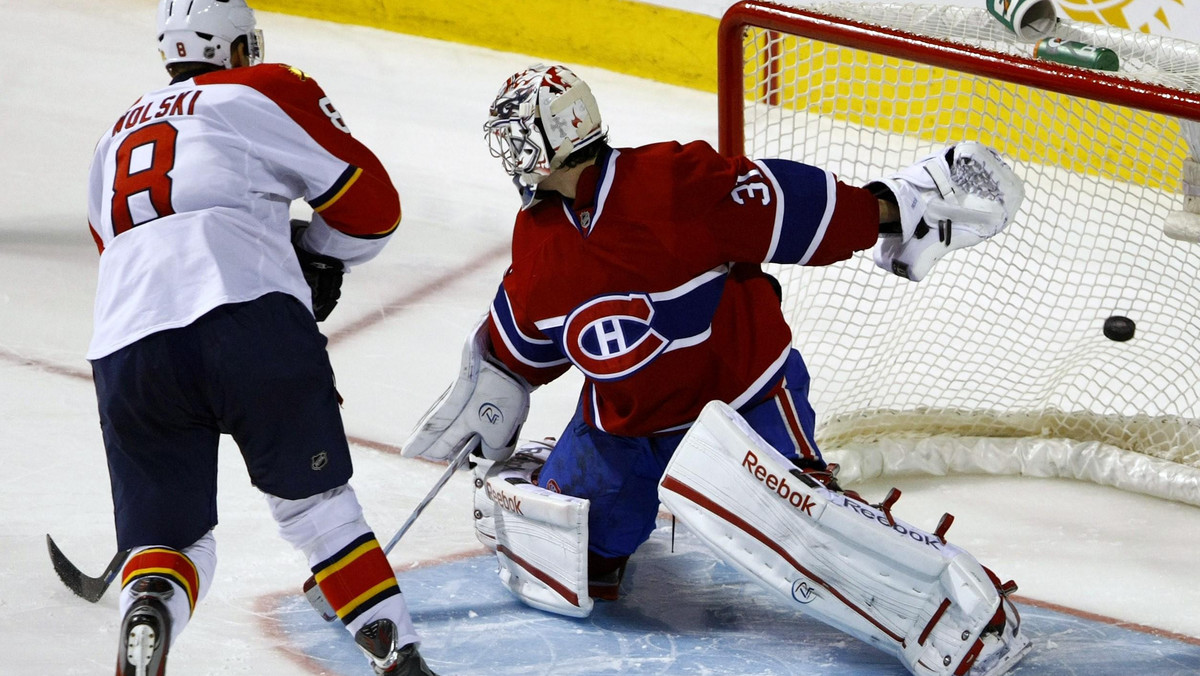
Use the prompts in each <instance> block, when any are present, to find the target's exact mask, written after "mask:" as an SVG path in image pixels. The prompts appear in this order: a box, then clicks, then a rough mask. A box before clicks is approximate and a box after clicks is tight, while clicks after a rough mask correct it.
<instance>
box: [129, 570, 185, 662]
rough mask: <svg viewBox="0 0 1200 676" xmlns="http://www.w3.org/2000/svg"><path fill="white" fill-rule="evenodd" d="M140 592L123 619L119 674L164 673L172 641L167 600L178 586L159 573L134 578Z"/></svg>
mask: <svg viewBox="0 0 1200 676" xmlns="http://www.w3.org/2000/svg"><path fill="white" fill-rule="evenodd" d="M132 590H133V591H134V593H135V594H136V595H137V596H136V597H135V598H134V600H133V605H131V606H129V610H127V611H126V612H125V619H124V621H122V622H121V634H120V640H121V642H120V644H119V645H118V646H117V676H163V674H165V673H166V671H167V648H168V644H169V643H170V640H171V615H170V613H168V612H167V606H166V603H165V602H166V600H167V599H169V598H171V596H172V595H173V594H174V593H175V588H174V587H173V586H172V585H171V583H170V582H168V581H167V580H166V579H164V578H161V577H156V576H149V577H143V578H141V579H139V580H136V581H134V583H133V587H132Z"/></svg>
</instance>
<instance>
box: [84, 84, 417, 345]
mask: <svg viewBox="0 0 1200 676" xmlns="http://www.w3.org/2000/svg"><path fill="white" fill-rule="evenodd" d="M298 199H303V200H305V201H307V202H308V204H309V205H310V206H311V207H312V208H313V210H314V216H313V224H312V226H311V227H310V228H309V229H308V232H307V233H306V235H305V246H306V248H309V249H311V250H313V251H316V252H318V253H323V254H326V255H330V256H333V257H335V258H339V259H341V260H343V261H345V262H346V263H347V264H348V265H354V264H357V263H361V262H364V261H366V260H369V259H370V258H372V257H373V256H375V255H376V254H377V253H378V252H379V250H380V249H381V248H382V247H383V245H384V244H385V243H386V241H387V240H388V238H389V236H390V235H391V233H392V232H393V230H394V229H395V227H396V226H397V224H398V223H399V221H400V200H399V196H398V194H397V192H396V189H395V187H394V186H393V185H392V182H391V179H390V178H389V177H388V174H387V172H386V170H385V169H384V168H383V165H382V164H381V163H380V161H379V160H378V158H377V157H376V156H375V155H374V154H373V153H372V152H371V151H370V150H369V149H367V148H366V147H365V146H364V145H362V144H361V143H360V142H359V141H357V140H356V139H355V138H354V137H353V136H352V135H351V134H350V130H349V129H348V128H347V126H346V123H345V121H344V120H343V119H342V116H341V114H340V113H339V112H338V111H337V109H336V108H335V107H334V106H333V104H332V103H331V102H330V100H329V98H328V97H327V96H326V95H325V93H324V92H323V91H322V89H321V87H320V86H319V85H318V84H317V83H316V82H315V81H313V80H312V79H311V78H310V77H308V76H307V75H306V74H304V73H303V72H301V71H300V70H297V69H295V68H291V67H289V66H285V65H282V64H264V65H260V66H254V67H248V68H235V69H231V70H225V71H217V72H214V73H209V74H205V75H202V76H199V77H196V78H194V79H190V80H183V81H180V82H176V83H173V84H171V85H170V86H168V87H165V88H163V89H160V90H157V91H154V92H150V93H148V94H146V95H145V96H143V97H141V98H140V99H139V100H138V101H136V102H135V103H134V105H133V106H131V107H130V108H129V110H127V111H126V112H125V113H124V114H123V115H121V116H120V118H119V119H118V120H117V121H116V123H115V124H114V125H113V127H112V128H111V129H110V130H109V131H108V132H107V133H106V134H105V135H104V136H103V137H102V138H101V140H100V142H99V144H98V145H97V147H96V152H95V156H94V159H93V161H92V167H91V171H90V178H89V200H88V224H89V226H90V228H91V230H92V236H93V238H94V239H95V240H96V244H97V247H98V248H99V250H100V252H101V256H100V271H99V281H98V289H97V296H96V307H95V324H94V331H93V336H92V342H91V345H90V346H89V349H88V358H89V359H95V358H99V357H102V356H105V355H107V354H110V353H112V352H113V351H115V350H117V349H120V348H121V347H124V346H125V345H128V344H129V343H132V342H134V341H136V340H138V339H139V338H142V337H144V336H146V335H149V334H150V333H154V332H157V331H161V330H164V329H169V328H175V327H179V326H185V325H187V324H189V323H191V322H192V321H194V320H195V319H196V318H198V317H200V316H201V315H203V314H204V313H206V312H207V311H209V310H211V309H212V308H214V307H217V306H219V305H223V304H227V303H237V302H243V301H248V300H253V299H254V298H257V297H259V296H262V295H265V294H267V293H272V292H283V293H287V294H290V295H292V296H295V297H296V298H298V299H299V300H300V301H301V302H303V303H304V304H305V305H306V306H311V292H310V290H309V288H308V286H307V285H306V284H305V282H304V278H303V276H302V274H301V272H300V268H299V264H298V263H297V261H296V256H295V253H294V251H293V248H292V243H291V228H290V218H289V207H290V204H291V203H292V202H293V201H294V200H298Z"/></svg>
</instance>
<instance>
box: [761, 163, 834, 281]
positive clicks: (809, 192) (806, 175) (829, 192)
mask: <svg viewBox="0 0 1200 676" xmlns="http://www.w3.org/2000/svg"><path fill="white" fill-rule="evenodd" d="M760 163H761V164H762V165H763V166H765V167H766V168H767V170H768V171H769V172H770V174H771V177H772V178H773V179H774V181H775V187H776V190H777V191H778V192H779V194H780V197H781V199H780V206H781V208H783V209H784V212H783V218H782V219H779V226H778V227H779V230H780V231H779V232H778V233H777V240H778V241H777V244H776V246H775V250H774V253H773V254H772V255H771V258H770V260H768V261H767V262H769V263H804V262H806V261H807V260H808V259H809V258H811V257H812V253H813V252H814V251H816V249H817V245H819V244H820V242H821V239H822V238H823V237H824V235H825V227H826V226H827V225H828V224H829V218H830V216H831V215H832V214H833V206H834V205H833V200H834V194H835V193H834V192H833V189H834V188H835V186H836V181H835V180H834V178H833V175H832V174H830V173H829V172H827V171H825V170H823V169H819V168H817V167H813V166H810V165H807V164H801V163H799V162H789V161H787V160H761V161H760Z"/></svg>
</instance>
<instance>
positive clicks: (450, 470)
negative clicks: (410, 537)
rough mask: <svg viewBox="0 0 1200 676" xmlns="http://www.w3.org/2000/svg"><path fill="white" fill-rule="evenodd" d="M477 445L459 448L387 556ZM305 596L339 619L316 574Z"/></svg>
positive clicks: (320, 610)
mask: <svg viewBox="0 0 1200 676" xmlns="http://www.w3.org/2000/svg"><path fill="white" fill-rule="evenodd" d="M477 445H478V441H477V440H476V439H474V438H473V439H472V440H471V441H469V442H467V443H466V444H464V445H463V447H462V448H461V449H459V451H458V453H457V454H455V456H454V458H453V459H452V460H451V461H450V464H449V465H448V466H447V467H446V471H445V472H443V473H442V476H440V477H438V480H437V483H435V484H434V485H433V488H431V489H429V492H428V493H426V494H425V497H424V498H422V499H421V502H419V503H417V506H416V507H415V508H413V511H412V514H409V515H408V519H407V520H405V522H404V525H402V526H400V530H398V531H396V534H395V535H393V536H392V539H391V540H389V541H388V543H387V546H386V547H384V548H383V554H384V556H387V555H388V554H390V553H391V552H392V549H393V548H394V547H395V546H396V543H398V542H400V538H402V537H404V534H405V533H407V532H408V529H409V528H411V527H412V525H413V524H414V523H416V521H417V517H419V516H421V512H423V511H425V507H427V506H428V505H429V503H430V502H432V501H433V499H434V498H435V497H436V496H437V494H438V493H440V492H441V490H442V487H443V486H445V485H446V482H448V481H450V477H452V476H454V473H455V472H456V471H458V468H459V466H461V465H462V464H463V462H465V461H466V459H467V455H469V454H470V453H471V451H472V450H473V449H474V448H475V447H476V446H477ZM304 596H305V598H307V599H308V603H309V604H310V605H311V606H312V607H313V610H315V611H317V612H318V613H320V614H321V617H323V618H325V621H326V622H332V621H334V620H336V619H337V612H336V611H335V610H334V608H333V606H332V605H330V603H329V601H328V600H327V599H326V598H325V595H324V594H323V593H321V588H320V587H319V586H318V585H317V579H316V576H315V575H313V576H309V578H308V579H307V580H305V581H304Z"/></svg>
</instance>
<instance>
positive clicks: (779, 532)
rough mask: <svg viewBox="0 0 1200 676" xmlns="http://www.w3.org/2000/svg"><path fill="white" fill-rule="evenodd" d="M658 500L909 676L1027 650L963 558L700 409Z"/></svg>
mask: <svg viewBox="0 0 1200 676" xmlns="http://www.w3.org/2000/svg"><path fill="white" fill-rule="evenodd" d="M659 498H660V499H661V500H662V503H663V505H664V506H666V507H667V508H668V509H669V510H670V511H671V513H672V514H674V515H675V517H676V518H677V519H679V520H680V521H682V522H683V523H684V524H686V525H687V526H688V527H690V528H691V529H692V530H693V531H695V532H696V534H697V535H698V536H699V537H700V538H701V539H702V540H703V541H704V542H705V543H706V544H708V545H709V546H710V547H711V548H712V549H713V550H714V552H716V553H717V554H718V555H719V556H720V557H721V558H723V559H724V560H726V561H728V562H729V563H731V564H732V565H733V566H735V567H736V568H738V569H740V570H741V571H742V572H744V573H746V574H748V575H750V576H751V577H752V578H754V579H756V580H757V581H758V582H760V583H761V584H763V585H764V586H766V587H767V588H769V589H773V590H775V591H776V592H778V593H779V594H780V595H782V596H783V597H784V598H786V599H789V600H791V601H792V602H794V603H795V604H796V607H797V609H798V610H800V611H801V612H803V613H805V614H806V615H809V616H811V617H813V618H815V619H818V620H821V621H822V622H824V623H826V624H828V625H830V626H832V627H835V628H837V629H839V630H841V631H844V632H846V633H848V634H850V635H852V636H854V637H856V638H858V639H860V640H862V641H865V642H867V643H870V644H872V645H874V646H876V647H878V648H880V649H881V650H883V651H884V652H887V653H889V654H891V655H893V656H895V657H896V658H897V659H899V660H900V662H901V663H903V664H904V665H905V666H906V667H907V668H908V669H909V671H911V672H912V673H914V674H920V675H930V676H933V675H937V676H950V675H954V676H997V675H998V674H1002V673H1004V672H1005V671H1007V670H1008V669H1009V668H1011V667H1012V666H1013V665H1014V664H1015V663H1016V661H1017V660H1019V659H1020V658H1021V656H1023V655H1024V654H1025V652H1027V651H1028V649H1029V640H1028V639H1027V638H1026V637H1025V636H1024V635H1023V634H1022V633H1021V632H1020V628H1019V625H1020V619H1019V616H1018V615H1017V612H1016V609H1015V607H1014V606H1013V605H1012V603H1011V602H1009V601H1008V600H1007V599H1006V595H1007V594H1008V593H1010V592H1011V591H1014V590H1015V589H1016V586H1015V585H1013V584H1012V583H1011V582H1010V583H1008V584H1007V585H1004V586H1001V585H1000V584H999V581H998V580H997V579H996V578H995V576H994V575H992V574H991V572H990V571H988V570H987V569H985V568H984V567H983V566H981V565H980V564H979V563H978V562H977V561H976V560H975V559H974V557H972V556H971V555H970V554H969V553H967V552H966V551H964V550H962V549H959V548H958V547H956V546H954V545H951V544H949V543H947V542H946V541H945V540H944V538H943V533H941V532H940V531H939V533H928V532H926V531H923V530H921V529H919V528H916V527H914V526H912V525H909V524H907V523H904V522H902V521H899V520H897V519H894V518H893V517H892V515H891V513H890V509H889V507H890V503H888V504H885V505H884V506H882V507H872V506H870V505H867V504H865V503H863V502H860V501H858V500H854V499H851V498H849V497H847V496H846V495H844V494H842V493H838V492H835V491H831V490H829V489H827V488H826V487H825V486H823V485H821V484H819V483H818V482H817V481H815V480H814V479H812V478H811V477H808V476H806V475H804V474H803V473H801V472H800V471H799V470H797V469H796V468H795V466H794V465H793V464H792V463H791V462H790V461H789V460H788V459H787V458H785V457H784V456H783V455H781V454H780V453H778V452H777V451H775V450H774V449H773V448H771V447H770V446H769V445H768V444H767V443H766V442H765V441H763V440H762V438H761V437H759V436H758V435H757V434H756V433H755V432H754V431H753V430H752V429H751V428H750V427H749V426H748V425H747V424H746V423H745V421H744V420H742V418H741V417H740V416H739V415H738V414H737V413H736V412H735V411H734V410H733V409H731V408H730V407H728V406H726V405H725V404H722V403H720V402H711V403H710V404H709V405H708V406H707V407H706V408H705V409H704V411H703V412H702V413H701V415H700V418H699V419H698V420H697V422H696V424H695V425H694V426H693V427H692V428H691V430H690V431H689V432H688V434H687V436H686V437H685V439H684V441H683V442H682V443H681V444H680V446H679V448H678V449H677V450H676V451H675V454H674V456H673V458H672V459H671V462H670V464H669V465H668V466H667V470H666V473H665V474H664V476H663V478H662V480H661V482H660V484H659Z"/></svg>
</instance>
